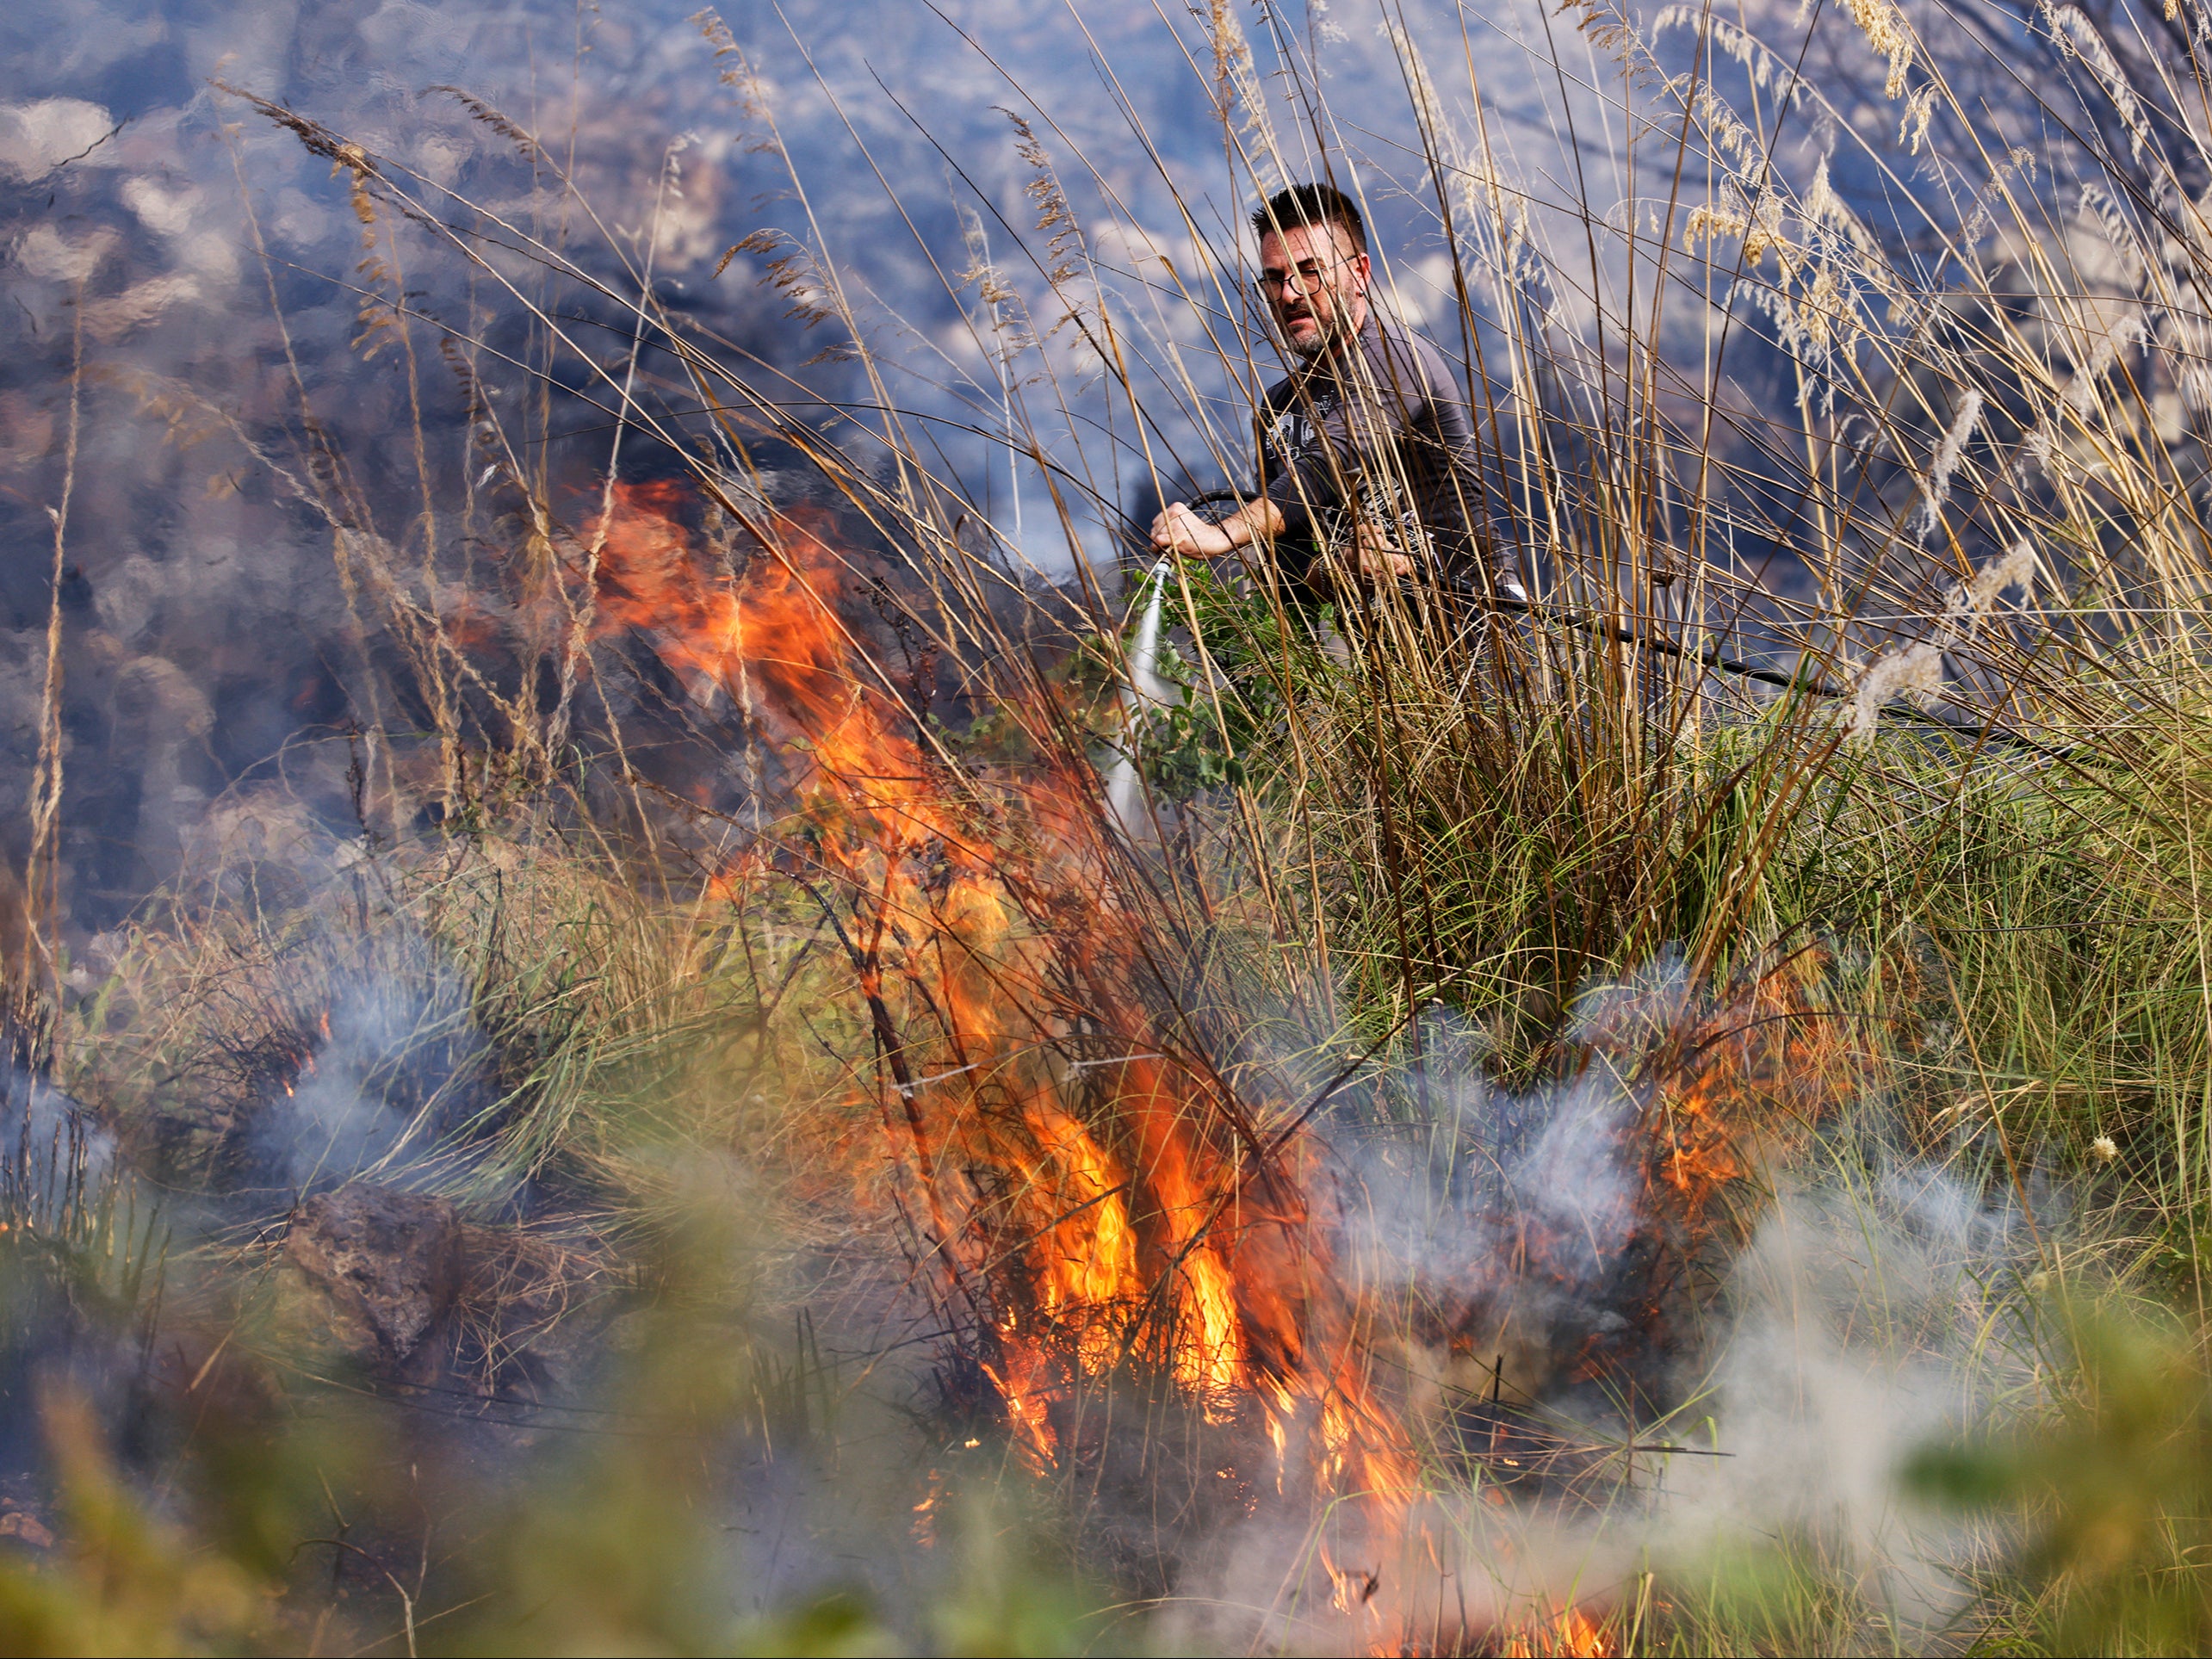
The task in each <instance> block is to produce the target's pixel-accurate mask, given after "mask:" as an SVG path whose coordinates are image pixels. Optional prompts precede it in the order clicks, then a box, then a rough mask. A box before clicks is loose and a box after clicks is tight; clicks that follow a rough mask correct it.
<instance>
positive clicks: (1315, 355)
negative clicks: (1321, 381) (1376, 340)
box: [1281, 311, 1348, 362]
mask: <svg viewBox="0 0 2212 1659" xmlns="http://www.w3.org/2000/svg"><path fill="white" fill-rule="evenodd" d="M1299 322H1310V323H1311V324H1312V325H1313V330H1314V331H1313V332H1312V334H1310V336H1308V337H1305V338H1304V339H1300V338H1299V337H1298V336H1297V335H1295V334H1293V333H1292V332H1291V325H1292V324H1293V323H1299ZM1281 331H1282V336H1283V344H1286V345H1287V346H1288V347H1289V348H1290V350H1291V355H1292V356H1295V357H1298V358H1299V359H1300V360H1301V361H1303V362H1318V361H1320V359H1322V358H1323V357H1325V356H1328V355H1329V349H1330V348H1331V347H1333V346H1335V344H1337V343H1338V342H1339V341H1340V340H1342V339H1344V338H1345V337H1346V336H1347V334H1348V330H1347V329H1346V328H1345V327H1344V325H1343V319H1342V318H1341V316H1336V317H1323V315H1322V314H1321V313H1319V312H1317V311H1308V312H1306V313H1304V316H1302V317H1294V318H1292V319H1288V321H1286V322H1285V323H1284V324H1283V325H1282V330H1281Z"/></svg>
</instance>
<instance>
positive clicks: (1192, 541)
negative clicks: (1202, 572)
mask: <svg viewBox="0 0 2212 1659" xmlns="http://www.w3.org/2000/svg"><path fill="white" fill-rule="evenodd" d="M1152 545H1153V546H1154V547H1156V548H1158V549H1159V550H1160V551H1161V552H1162V553H1178V554H1182V556H1183V557H1184V558H1186V559H1218V558H1220V557H1221V556H1222V555H1223V554H1226V553H1234V552H1236V542H1232V541H1230V537H1229V532H1228V531H1227V530H1225V529H1222V528H1221V526H1220V525H1218V524H1216V523H1211V521H1209V520H1207V519H1204V518H1201V517H1199V515H1198V513H1197V512H1196V511H1193V509H1192V508H1191V507H1190V506H1189V505H1187V504H1186V503H1184V502H1180V501H1171V502H1169V503H1168V510H1167V511H1165V512H1163V513H1162V514H1161V515H1160V516H1159V517H1157V518H1156V519H1154V520H1153V521H1152Z"/></svg>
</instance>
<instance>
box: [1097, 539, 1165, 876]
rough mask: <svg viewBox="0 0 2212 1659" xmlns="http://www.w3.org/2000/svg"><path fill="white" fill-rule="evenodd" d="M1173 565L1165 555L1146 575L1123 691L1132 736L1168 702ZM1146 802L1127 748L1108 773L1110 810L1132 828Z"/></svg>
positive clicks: (1133, 762)
mask: <svg viewBox="0 0 2212 1659" xmlns="http://www.w3.org/2000/svg"><path fill="white" fill-rule="evenodd" d="M1173 567H1174V560H1173V559H1172V558H1162V560H1160V562H1159V563H1158V564H1156V565H1155V566H1152V569H1151V571H1150V573H1149V574H1148V575H1146V577H1145V578H1144V580H1145V582H1146V583H1147V584H1148V585H1149V587H1150V589H1151V591H1150V592H1149V593H1148V594H1147V595H1146V596H1145V599H1144V615H1143V616H1142V617H1141V618H1140V619H1139V620H1138V622H1137V639H1136V641H1135V642H1134V643H1132V644H1131V647H1130V648H1129V684H1128V685H1127V686H1126V687H1125V689H1124V690H1123V693H1122V707H1123V709H1125V710H1126V711H1127V714H1128V716H1129V721H1128V730H1129V732H1130V734H1131V738H1132V739H1133V737H1134V734H1135V732H1136V729H1137V721H1138V720H1139V719H1141V718H1142V717H1143V715H1144V713H1145V711H1146V710H1148V709H1161V708H1165V707H1166V706H1167V703H1168V688H1167V685H1166V684H1165V683H1164V682H1162V679H1161V678H1160V612H1161V610H1162V605H1163V604H1164V603H1165V601H1166V598H1167V595H1168V573H1169V571H1170V570H1172V569H1173ZM1142 804H1143V785H1142V781H1141V780H1140V779H1139V778H1138V777H1137V760H1136V758H1135V756H1134V755H1132V754H1131V752H1129V750H1128V749H1126V748H1125V749H1124V750H1123V752H1121V753H1120V755H1118V757H1116V758H1115V760H1114V763H1113V765H1112V769H1111V770H1109V771H1108V772H1107V773H1106V810H1107V811H1108V812H1109V813H1110V814H1112V817H1113V819H1114V821H1115V822H1117V823H1118V824H1119V825H1120V826H1121V827H1122V829H1123V830H1124V831H1125V833H1126V832H1132V831H1134V830H1135V828H1136V827H1137V812H1138V808H1139V807H1140V806H1141V805H1142Z"/></svg>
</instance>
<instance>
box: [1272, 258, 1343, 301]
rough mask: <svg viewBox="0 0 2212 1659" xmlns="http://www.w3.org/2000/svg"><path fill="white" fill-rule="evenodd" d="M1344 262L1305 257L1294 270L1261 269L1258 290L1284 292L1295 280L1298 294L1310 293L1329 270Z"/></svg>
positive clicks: (1317, 286)
mask: <svg viewBox="0 0 2212 1659" xmlns="http://www.w3.org/2000/svg"><path fill="white" fill-rule="evenodd" d="M1342 263H1345V262H1344V261H1343V260H1341V259H1331V260H1329V261H1328V262H1326V263H1323V261H1321V260H1318V259H1305V260H1301V261H1300V262H1299V263H1298V268H1297V269H1295V270H1266V269H1262V270H1261V273H1260V280H1259V288H1260V292H1261V293H1262V294H1282V293H1285V292H1286V291H1287V290H1288V289H1289V288H1290V285H1291V283H1292V281H1293V280H1295V281H1296V282H1297V283H1298V292H1299V293H1300V294H1311V293H1312V292H1313V291H1314V290H1315V289H1316V288H1319V287H1320V286H1321V284H1322V280H1323V277H1324V276H1325V275H1327V274H1328V273H1329V272H1330V271H1333V270H1335V269H1336V268H1337V267H1338V266H1339V265H1341V264H1342Z"/></svg>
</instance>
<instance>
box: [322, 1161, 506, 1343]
mask: <svg viewBox="0 0 2212 1659" xmlns="http://www.w3.org/2000/svg"><path fill="white" fill-rule="evenodd" d="M461 1238H462V1233H461V1217H460V1216H459V1215H458V1214H457V1213H456V1212H455V1210H454V1207H453V1205H452V1204H449V1203H448V1202H447V1201H446V1200H445V1199H443V1198H424V1197H422V1196H421V1195H419V1194H418V1193H413V1192H396V1191H394V1190H393V1188H391V1187H387V1186H373V1185H366V1184H359V1185H351V1186H342V1187H340V1188H338V1190H337V1191H336V1192H321V1193H318V1194H316V1196H315V1197H313V1198H310V1199H308V1200H307V1202H306V1203H305V1204H301V1206H300V1208H299V1209H298V1210H296V1211H294V1214H293V1216H292V1228H291V1231H290V1232H289V1233H288V1235H286V1237H285V1240H284V1254H285V1255H286V1256H287V1257H288V1259H289V1260H291V1262H292V1264H293V1265H294V1266H295V1267H297V1268H298V1269H299V1270H300V1272H301V1273H302V1274H304V1275H305V1276H306V1278H307V1280H308V1281H309V1282H310V1283H311V1284H313V1285H314V1286H315V1287H316V1288H317V1289H318V1290H319V1291H321V1292H322V1293H323V1294H324V1296H325V1297H327V1298H328V1299H329V1302H330V1303H331V1311H332V1313H333V1314H334V1315H336V1318H335V1320H334V1321H333V1324H334V1326H335V1327H336V1328H335V1329H334V1330H333V1332H332V1334H334V1335H335V1336H336V1337H337V1338H338V1340H339V1341H340V1342H341V1343H343V1344H344V1346H346V1347H347V1348H348V1349H350V1350H351V1351H352V1352H353V1353H355V1355H356V1357H358V1358H359V1359H362V1360H365V1361H368V1362H369V1363H372V1364H374V1363H378V1362H381V1363H382V1364H384V1365H398V1364H399V1363H400V1361H402V1360H404V1359H406V1358H407V1356H408V1355H409V1354H411V1353H413V1352H414V1351H415V1350H416V1348H417V1347H418V1346H421V1343H422V1340H423V1338H424V1336H425V1335H426V1334H428V1333H429V1331H430V1329H431V1327H432V1326H433V1325H435V1324H437V1322H438V1321H439V1320H440V1319H441V1318H443V1316H444V1315H445V1313H446V1310H447V1309H449V1308H450V1307H452V1305H453V1301H454V1297H455V1294H456V1293H457V1291H458V1290H459V1288H460V1280H461Z"/></svg>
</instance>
